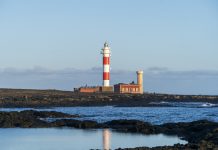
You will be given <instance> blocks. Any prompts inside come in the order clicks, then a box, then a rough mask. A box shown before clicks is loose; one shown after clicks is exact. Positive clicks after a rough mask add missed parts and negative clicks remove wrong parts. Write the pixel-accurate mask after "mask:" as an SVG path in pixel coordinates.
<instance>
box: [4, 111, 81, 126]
mask: <svg viewBox="0 0 218 150" xmlns="http://www.w3.org/2000/svg"><path fill="white" fill-rule="evenodd" d="M75 117H78V115H69V114H64V113H60V112H53V111H51V112H49V111H41V112H40V111H33V110H26V111H21V112H0V127H1V128H13V127H22V128H30V127H32V128H33V127H38V128H40V127H50V126H51V125H50V124H49V123H48V122H46V121H43V120H41V118H75Z"/></svg>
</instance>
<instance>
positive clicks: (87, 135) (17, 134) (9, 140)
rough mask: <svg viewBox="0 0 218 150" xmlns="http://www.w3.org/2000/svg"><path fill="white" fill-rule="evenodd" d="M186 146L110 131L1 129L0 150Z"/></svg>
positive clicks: (175, 140) (155, 137) (161, 137)
mask: <svg viewBox="0 0 218 150" xmlns="http://www.w3.org/2000/svg"><path fill="white" fill-rule="evenodd" d="M176 143H180V144H186V143H187V142H186V141H183V140H181V139H179V138H178V137H176V136H165V135H163V134H158V135H143V134H137V133H135V134H134V133H121V132H116V131H114V130H110V129H103V130H102V129H93V130H81V129H72V128H63V129H57V128H48V129H20V128H13V129H0V149H1V150H30V149H31V150H60V149H61V150H72V149H73V150H74V149H75V150H86V149H104V150H109V149H117V148H119V147H122V148H125V147H129V148H134V147H141V146H147V147H154V146H163V145H174V144H176Z"/></svg>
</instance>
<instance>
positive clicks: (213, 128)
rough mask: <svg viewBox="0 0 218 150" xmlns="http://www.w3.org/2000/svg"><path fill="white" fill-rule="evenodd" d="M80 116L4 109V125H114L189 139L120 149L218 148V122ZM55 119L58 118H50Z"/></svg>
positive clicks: (1, 114) (1, 125)
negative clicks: (156, 121) (82, 118)
mask: <svg viewBox="0 0 218 150" xmlns="http://www.w3.org/2000/svg"><path fill="white" fill-rule="evenodd" d="M78 117H80V116H79V115H70V114H65V113H61V112H54V111H34V110H26V111H21V112H15V111H14V112H0V128H16V127H19V128H50V127H73V128H79V129H90V128H93V129H98V128H111V129H115V130H116V131H119V132H134V133H142V134H147V135H149V134H160V133H162V134H165V135H176V136H178V137H181V138H182V139H184V140H187V141H188V144H186V145H181V144H175V145H174V146H161V147H154V148H148V147H138V148H119V149H118V150H150V149H151V150H168V149H170V150H182V149H187V150H192V149H193V150H194V149H202V150H204V149H211V150H214V149H215V150H218V123H216V122H211V121H207V120H199V121H194V122H189V123H166V124H162V125H152V124H150V123H147V122H143V121H139V120H113V121H109V122H105V123H98V122H95V121H90V120H85V121H80V120H77V119H76V118H78ZM46 118H53V119H54V121H52V122H49V121H46Z"/></svg>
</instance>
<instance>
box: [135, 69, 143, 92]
mask: <svg viewBox="0 0 218 150" xmlns="http://www.w3.org/2000/svg"><path fill="white" fill-rule="evenodd" d="M136 73H137V84H138V85H139V92H140V93H141V94H143V93H144V90H143V71H142V70H139V71H136Z"/></svg>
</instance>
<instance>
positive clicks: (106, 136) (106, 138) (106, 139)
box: [103, 129, 111, 150]
mask: <svg viewBox="0 0 218 150" xmlns="http://www.w3.org/2000/svg"><path fill="white" fill-rule="evenodd" d="M110 138H111V132H110V130H109V129H104V130H103V150H110Z"/></svg>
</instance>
